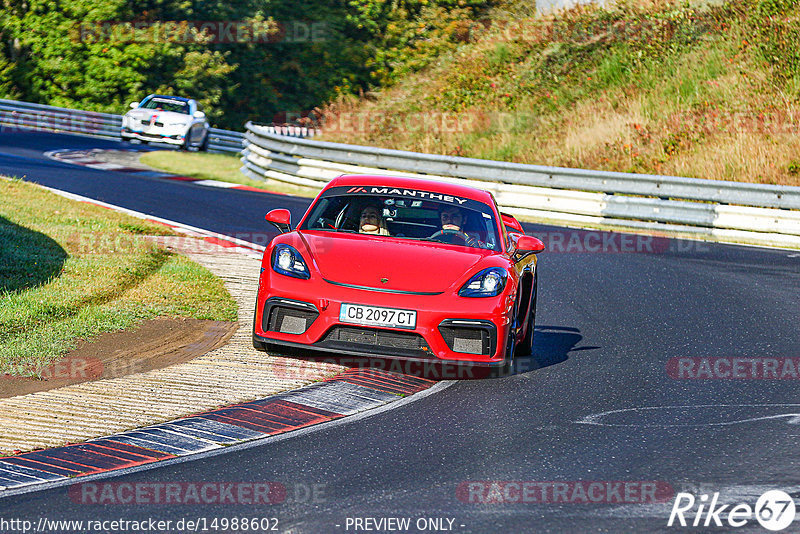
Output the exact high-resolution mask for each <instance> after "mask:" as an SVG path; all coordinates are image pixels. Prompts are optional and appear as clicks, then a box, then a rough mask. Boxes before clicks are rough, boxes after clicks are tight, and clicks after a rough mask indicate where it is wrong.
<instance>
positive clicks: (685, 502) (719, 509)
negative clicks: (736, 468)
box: [667, 490, 796, 531]
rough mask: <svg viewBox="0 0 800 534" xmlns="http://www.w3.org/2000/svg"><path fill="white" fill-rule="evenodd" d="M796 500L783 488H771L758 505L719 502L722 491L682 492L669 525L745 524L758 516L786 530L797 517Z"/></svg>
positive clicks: (772, 527) (772, 526)
mask: <svg viewBox="0 0 800 534" xmlns="http://www.w3.org/2000/svg"><path fill="white" fill-rule="evenodd" d="M795 512H796V509H795V502H794V500H793V499H792V497H791V496H790V495H789V494H788V493H786V492H784V491H781V490H770V491H768V492H766V493H764V494H763V495H761V497H759V498H758V500H757V501H756V505H755V507H752V506H750V505H749V504H745V503H740V504H736V505H732V504H719V492H717V493H714V494H713V495H712V496H711V498H710V499H709V496H708V495H700V497H699V498H696V497H695V496H694V495H692V494H691V493H683V492H681V493H678V494H677V495H676V496H675V502H674V503H673V504H672V512H671V513H670V515H669V521H667V526H669V527H671V526H680V527H706V528H707V527H721V526H724V523H727V524H728V525H729V526H731V527H743V526H745V525H747V524H748V523H749V522H751V521H753V520H756V521H758V523H759V524H760V525H761V526H762V527H764V528H765V529H767V530H772V531H779V530H783V529H785V528H786V527H788V526H789V525H791V524H792V521H794V516H795Z"/></svg>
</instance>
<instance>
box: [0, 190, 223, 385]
mask: <svg viewBox="0 0 800 534" xmlns="http://www.w3.org/2000/svg"><path fill="white" fill-rule="evenodd" d="M0 198H2V199H3V202H2V203H0V374H3V373H9V374H12V375H20V376H35V375H37V374H38V373H39V372H40V371H41V369H43V368H44V367H45V366H46V365H48V364H49V363H51V362H53V361H55V360H58V359H59V358H61V357H62V356H63V355H64V354H66V353H67V352H69V351H70V350H71V349H73V348H74V347H75V345H76V342H77V340H79V339H91V338H92V337H94V336H97V335H98V334H101V333H103V332H110V331H115V330H121V329H126V328H130V327H132V326H134V325H136V324H138V323H140V322H141V321H144V320H146V319H151V318H155V317H186V318H195V319H211V320H218V321H235V320H236V317H237V313H236V310H237V308H236V303H235V301H234V300H233V298H232V297H231V296H230V294H228V292H227V291H226V290H225V287H224V285H223V283H222V281H221V280H220V279H218V278H217V277H215V276H214V275H212V274H211V273H210V272H209V271H208V270H206V269H205V268H203V267H201V266H200V265H198V264H196V263H194V262H192V261H190V260H189V259H187V258H185V257H183V256H179V255H176V254H172V253H169V252H167V251H165V250H163V249H159V248H157V247H155V246H154V245H152V244H151V243H150V242H148V241H147V240H146V239H145V238H144V237H143V236H144V235H165V234H171V233H172V232H171V230H169V229H168V228H166V227H164V226H160V225H156V224H152V223H148V222H146V221H142V220H139V219H135V218H132V217H130V216H127V215H123V214H120V213H116V212H113V211H109V210H106V209H103V208H100V207H97V206H92V205H90V204H85V203H80V202H75V201H72V200H67V199H65V198H63V197H60V196H57V195H55V194H53V193H50V192H48V191H46V190H44V189H41V188H39V187H37V186H35V185H32V184H28V183H24V182H21V181H18V180H0Z"/></svg>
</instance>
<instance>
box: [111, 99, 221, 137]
mask: <svg viewBox="0 0 800 534" xmlns="http://www.w3.org/2000/svg"><path fill="white" fill-rule="evenodd" d="M131 108H132V109H131V110H130V111H129V112H127V113H126V114H125V115H123V116H122V131H121V132H120V135H121V136H122V140H123V141H130V140H131V139H138V140H139V141H141V142H142V143H148V142H156V143H169V144H170V145H178V146H179V147H181V148H182V149H184V150H186V149H188V148H189V147H197V148H198V149H200V150H206V149H208V130H209V127H210V126H209V124H208V121H207V120H206V114H205V113H203V112H202V111H200V110H199V109H198V106H197V102H196V101H194V100H192V99H190V98H182V97H179V96H164V95H149V96H148V97H147V98H145V99H144V100H142V101H141V102H132V103H131Z"/></svg>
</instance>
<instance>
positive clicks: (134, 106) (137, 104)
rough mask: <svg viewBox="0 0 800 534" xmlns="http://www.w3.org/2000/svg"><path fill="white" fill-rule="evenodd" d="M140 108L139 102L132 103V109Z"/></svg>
mask: <svg viewBox="0 0 800 534" xmlns="http://www.w3.org/2000/svg"><path fill="white" fill-rule="evenodd" d="M138 107H139V102H131V109H136V108H138Z"/></svg>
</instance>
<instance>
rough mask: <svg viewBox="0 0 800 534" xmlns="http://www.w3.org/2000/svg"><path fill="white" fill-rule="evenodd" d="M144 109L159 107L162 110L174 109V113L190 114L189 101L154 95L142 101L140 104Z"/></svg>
mask: <svg viewBox="0 0 800 534" xmlns="http://www.w3.org/2000/svg"><path fill="white" fill-rule="evenodd" d="M140 107H141V108H142V109H158V110H161V111H172V112H174V113H185V114H187V115H188V114H189V103H188V102H184V101H182V100H173V99H171V98H161V97H157V96H156V97H153V98H151V99H149V100H146V101H144V102H142V105H141V106H140Z"/></svg>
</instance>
